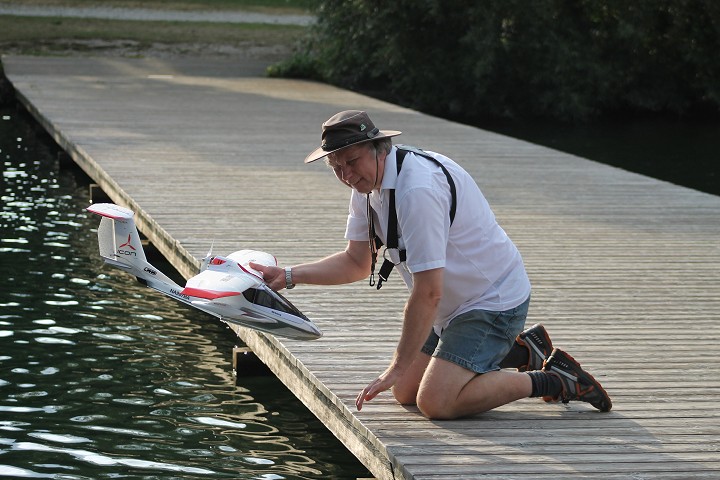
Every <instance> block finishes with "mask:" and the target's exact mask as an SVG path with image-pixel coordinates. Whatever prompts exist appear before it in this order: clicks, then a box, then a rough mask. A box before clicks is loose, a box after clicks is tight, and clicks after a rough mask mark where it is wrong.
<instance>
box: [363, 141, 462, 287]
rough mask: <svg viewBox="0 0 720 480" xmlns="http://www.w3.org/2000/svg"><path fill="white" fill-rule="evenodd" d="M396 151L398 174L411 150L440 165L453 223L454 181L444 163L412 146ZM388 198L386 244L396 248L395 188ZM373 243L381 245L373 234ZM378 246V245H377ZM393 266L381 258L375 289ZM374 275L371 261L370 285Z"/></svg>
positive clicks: (403, 254) (402, 253) (402, 255)
mask: <svg viewBox="0 0 720 480" xmlns="http://www.w3.org/2000/svg"><path fill="white" fill-rule="evenodd" d="M396 147H397V151H396V153H395V158H396V163H397V174H398V176H400V169H401V168H402V163H403V160H404V159H405V155H407V153H408V152H413V153H414V154H416V155H419V156H421V157H424V158H427V159H428V160H431V161H433V162H435V163H436V164H437V165H439V166H440V168H441V169H442V171H443V173H444V174H445V177H446V178H447V182H448V185H449V186H450V195H451V196H452V201H451V204H450V225H452V224H453V221H455V211H456V209H457V192H456V191H455V182H454V181H453V179H452V176H450V172H449V171H448V169H447V168H445V165H443V164H442V163H440V162H439V161H438V160H437V159H435V158H433V157H431V156H430V155H428V154H427V153H425V152H423V151H422V150H419V149H416V148H412V147H406V146H404V145H397V146H396ZM389 195H390V200H389V202H388V228H387V246H386V247H385V248H386V249H388V248H398V246H399V239H398V233H397V230H398V220H397V210H396V208H395V189H392V190H390V193H389ZM375 239H376V240H375V245H376V246H377V244H378V242H380V246H382V241H381V240H380V238H379V237H378V236H377V235H375ZM377 248H380V247H377ZM398 253H399V256H400V262H404V261H405V260H406V259H407V252H406V251H405V250H404V249H403V250H398ZM393 267H395V264H394V263H393V262H392V261H391V260H390V259H388V258H385V259H384V260H383V264H382V266H381V267H380V272H378V282H377V289H378V290H380V287H382V284H383V282H385V281H387V279H388V277H389V276H390V273H391V272H392V270H393ZM374 275H375V262H374V261H373V266H372V272H371V278H370V285H371V286H372V285H373V284H374V283H375V279H374Z"/></svg>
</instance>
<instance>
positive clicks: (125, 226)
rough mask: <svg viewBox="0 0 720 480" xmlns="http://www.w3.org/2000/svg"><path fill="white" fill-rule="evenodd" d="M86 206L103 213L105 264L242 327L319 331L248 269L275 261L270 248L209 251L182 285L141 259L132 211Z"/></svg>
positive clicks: (293, 333) (312, 335) (286, 333)
mask: <svg viewBox="0 0 720 480" xmlns="http://www.w3.org/2000/svg"><path fill="white" fill-rule="evenodd" d="M87 210H88V211H89V212H92V213H95V214H97V215H100V216H101V217H102V219H101V220H100V227H99V228H98V244H99V245H100V256H101V257H102V258H103V259H104V260H105V263H108V264H110V265H112V266H114V267H117V268H120V269H122V270H124V271H126V272H128V273H129V274H131V275H135V277H137V279H138V281H139V282H140V283H142V284H144V285H147V286H148V287H150V288H153V289H155V290H157V291H158V292H160V293H162V294H165V295H167V296H168V297H172V298H174V299H175V300H178V301H180V302H183V303H185V304H187V305H190V306H192V307H195V308H197V309H198V310H202V311H203V312H206V313H209V314H210V315H214V316H215V317H218V318H219V319H221V320H223V321H226V322H230V323H235V324H238V325H241V326H243V327H248V328H253V329H255V330H261V331H263V332H267V333H272V334H273V335H278V336H282V337H288V338H295V339H300V340H314V339H317V338H320V337H321V336H322V333H321V332H320V330H319V329H318V328H317V327H316V326H315V324H314V323H313V322H311V321H310V320H309V319H308V318H307V317H306V316H305V315H303V314H302V313H301V312H300V310H298V309H297V308H295V306H293V304H291V303H290V302H289V301H288V300H287V299H286V298H285V297H283V296H282V295H280V294H279V293H277V292H275V291H274V290H272V289H270V288H269V287H268V286H267V285H265V283H264V282H263V279H262V273H260V272H258V271H257V270H253V269H252V268H250V266H249V264H250V262H254V263H259V264H262V265H272V266H275V265H277V260H276V259H275V257H274V256H272V255H270V254H269V253H265V252H258V251H255V250H240V251H238V252H234V253H231V254H230V255H228V256H227V257H221V256H219V255H215V256H212V255H211V254H210V253H208V255H207V256H206V257H205V258H204V259H203V262H202V267H201V269H200V273H198V274H197V275H195V276H194V277H192V278H190V279H189V280H188V281H187V284H186V285H185V287H184V288H183V287H181V286H179V285H178V284H177V283H175V282H173V281H172V280H170V279H169V278H168V277H167V276H166V275H165V274H164V273H162V272H161V271H160V270H158V269H157V268H155V267H153V266H152V265H151V264H150V263H148V262H147V260H146V259H145V252H144V251H143V248H142V245H141V244H140V235H139V234H138V231H137V228H136V227H135V222H134V220H133V217H134V215H135V214H134V212H133V211H132V210H129V209H127V208H124V207H120V206H118V205H115V204H112V203H96V204H93V205H91V206H90V207H88V209H87Z"/></svg>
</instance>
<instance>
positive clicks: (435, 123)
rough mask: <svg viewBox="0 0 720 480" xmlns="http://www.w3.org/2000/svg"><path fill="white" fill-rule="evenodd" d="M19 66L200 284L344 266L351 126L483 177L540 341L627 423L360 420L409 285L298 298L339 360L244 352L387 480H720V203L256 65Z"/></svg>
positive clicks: (105, 182) (97, 172)
mask: <svg viewBox="0 0 720 480" xmlns="http://www.w3.org/2000/svg"><path fill="white" fill-rule="evenodd" d="M3 63H4V66H5V71H6V74H7V76H8V77H9V79H10V80H11V81H12V82H13V84H14V86H15V88H16V89H17V92H18V96H19V98H20V99H21V100H22V102H23V103H24V104H25V105H26V106H27V108H28V109H29V110H30V111H31V112H33V114H34V115H35V116H36V117H37V119H38V120H39V121H40V122H42V124H43V125H44V126H45V128H46V129H47V130H48V131H49V132H50V133H51V134H52V135H53V137H54V138H55V139H56V140H57V142H58V143H59V144H60V145H61V146H62V147H63V148H64V149H65V150H66V151H67V152H68V153H69V154H70V155H72V157H73V158H74V159H75V161H76V162H77V163H78V164H80V165H81V167H82V168H83V169H84V170H85V171H86V172H87V173H89V175H90V176H91V177H92V178H93V179H94V180H95V181H96V182H97V183H99V184H100V185H101V186H102V188H103V189H104V190H105V191H106V192H108V193H109V194H110V195H111V197H112V198H113V199H114V201H116V202H117V203H120V204H124V205H127V206H129V207H130V208H132V209H134V210H135V211H136V212H137V213H138V220H139V222H138V223H139V225H140V228H141V230H142V231H143V233H144V234H145V235H147V236H148V237H149V239H150V240H151V241H152V242H153V243H155V244H156V245H157V247H158V248H159V249H160V250H161V252H162V253H163V254H164V255H166V256H167V257H168V258H169V259H170V260H171V261H172V262H173V263H174V264H176V265H177V266H178V268H179V270H180V271H181V272H182V273H184V274H186V275H188V274H190V273H191V272H192V271H193V269H194V268H195V267H196V265H197V261H196V259H197V258H200V257H202V256H203V255H204V253H205V252H206V251H207V249H208V247H209V245H210V244H211V242H213V241H214V242H215V251H216V252H218V253H221V252H225V253H229V252H231V251H233V250H237V249H240V248H256V249H261V250H265V251H269V252H272V253H274V254H275V255H276V256H277V257H278V259H279V262H280V263H281V264H294V263H298V262H302V261H306V260H310V259H314V258H316V257H318V256H321V255H326V254H328V253H331V252H333V251H335V249H338V248H343V247H344V244H345V242H344V240H343V238H342V236H343V232H344V226H345V215H346V209H347V197H348V193H349V192H348V190H347V189H346V188H345V187H343V186H341V185H339V183H338V182H337V181H336V180H335V179H334V178H333V176H332V174H330V173H329V172H328V171H327V169H326V167H324V166H323V165H322V163H321V162H318V163H317V164H313V165H310V166H306V165H303V164H302V159H303V158H304V156H305V154H306V153H307V152H309V151H310V150H311V149H312V148H314V147H315V146H316V143H317V141H318V137H319V134H320V123H321V122H322V121H324V120H325V119H326V118H328V117H329V116H330V115H332V114H333V113H335V112H337V111H339V110H343V109H346V108H362V109H367V110H368V111H369V112H371V114H372V117H373V119H374V120H375V122H376V123H377V124H378V125H379V126H380V127H381V128H390V129H398V130H402V131H403V132H405V133H404V134H403V136H402V137H400V139H401V140H402V142H403V143H409V144H414V145H417V146H421V147H424V148H427V149H431V150H437V151H440V152H443V153H446V154H447V155H449V156H450V157H452V158H454V159H455V160H457V161H458V162H459V163H461V164H463V165H464V166H465V167H466V168H467V169H468V170H469V171H470V172H471V173H472V174H473V175H474V177H475V178H476V179H477V181H478V183H479V184H480V185H481V188H482V189H483V191H484V192H485V194H486V196H487V197H488V198H489V200H490V203H491V205H492V206H493V208H494V210H495V212H496V214H497V217H498V219H499V221H500V223H501V225H503V226H504V227H505V229H506V230H507V231H508V232H509V234H510V236H511V237H512V238H513V239H514V241H515V242H516V243H517V244H518V246H519V248H520V250H521V252H522V253H523V256H524V259H525V262H526V264H527V268H528V271H529V274H530V277H531V280H532V282H533V286H534V293H533V303H532V305H531V311H530V318H529V322H543V323H544V324H545V325H546V326H547V328H548V330H549V331H550V333H551V336H552V338H553V341H554V343H555V344H556V345H557V346H560V347H562V348H564V349H566V350H567V351H569V352H570V353H571V354H572V355H573V356H575V358H577V359H578V360H580V361H581V362H582V363H583V365H584V366H586V367H587V368H588V370H589V371H591V372H592V373H593V374H595V376H596V377H598V379H599V380H601V381H602V383H603V385H604V386H605V387H606V388H607V390H608V392H609V393H610V394H611V396H612V398H613V401H614V409H613V411H612V412H610V413H608V414H602V413H599V412H596V411H594V410H593V409H592V408H591V407H590V406H588V405H586V404H583V403H578V402H573V403H570V404H569V405H545V404H544V403H543V402H542V401H539V400H523V401H520V402H516V403H514V404H512V405H508V406H505V407H502V408H499V409H497V410H495V411H493V412H489V413H487V414H484V415H481V416H478V417H476V418H471V419H467V420H462V421H450V422H435V421H428V420H425V419H424V418H422V417H421V416H420V415H419V414H418V413H417V411H416V410H415V409H412V408H410V409H407V408H403V407H401V406H398V405H396V404H395V403H394V402H393V401H392V399H391V397H390V395H389V394H383V395H381V396H380V397H379V398H377V399H376V400H374V401H373V402H370V403H369V404H367V406H366V408H365V409H363V411H362V412H360V413H358V412H356V411H355V408H354V403H353V401H354V398H355V396H356V394H357V393H358V392H359V390H360V389H361V388H362V387H363V386H365V385H366V384H367V383H368V382H369V381H371V380H372V379H374V378H375V376H376V375H377V374H378V373H380V372H381V371H382V370H383V369H384V368H385V367H386V365H387V363H388V361H389V359H390V357H391V355H392V353H393V348H394V345H395V341H396V339H397V336H398V332H399V327H400V320H401V309H402V305H403V303H404V300H405V298H406V292H405V289H404V287H403V286H402V282H401V281H400V279H399V277H394V278H393V279H391V281H390V282H389V283H388V284H387V286H386V287H385V288H383V290H382V291H381V292H376V291H374V290H373V289H371V288H370V287H368V286H367V285H366V283H364V282H363V283H358V284H355V285H350V286H343V287H333V288H316V287H308V286H303V287H300V288H298V289H295V290H293V291H291V292H289V293H288V297H289V298H290V299H291V300H292V301H293V302H294V303H295V304H296V305H298V306H299V307H300V308H301V310H303V311H304V312H305V313H307V314H308V316H310V317H311V318H312V319H313V320H314V321H315V322H316V323H317V324H318V325H319V326H320V328H321V329H322V330H323V331H324V333H325V337H324V338H323V339H321V340H319V341H316V342H309V343H303V342H295V341H286V340H278V339H275V338H273V337H270V336H265V335H261V334H256V333H253V332H249V331H247V330H242V329H238V332H237V333H238V335H239V336H240V337H241V338H242V340H243V341H244V342H246V343H247V344H248V345H249V346H250V347H251V348H252V349H253V350H254V351H255V352H256V354H257V355H258V356H259V357H260V358H261V359H262V360H263V361H265V362H266V363H267V364H268V365H269V366H270V367H271V368H272V369H273V371H274V372H275V373H276V374H277V375H278V377H279V378H280V379H281V380H282V381H283V382H284V383H285V384H286V385H287V386H288V387H289V388H290V389H291V390H292V391H293V392H294V393H295V395H297V397H298V398H300V400H302V401H303V402H304V403H305V404H306V405H307V406H308V407H309V408H310V410H311V411H312V412H314V413H315V414H316V415H317V416H318V417H319V418H320V420H322V421H323V422H324V423H325V424H326V425H327V426H328V428H329V429H330V430H331V431H332V432H333V433H334V434H335V435H336V436H337V437H339V438H340V440H342V441H343V442H344V444H345V445H346V446H347V447H348V449H350V451H352V452H353V453H354V454H355V455H356V456H357V457H358V458H359V459H360V460H361V461H362V462H363V463H364V464H365V465H366V466H367V467H368V468H369V470H370V471H371V472H372V473H373V474H374V475H375V476H376V477H378V478H381V479H390V478H417V479H435V478H438V479H439V478H450V477H453V478H480V477H486V478H506V479H510V478H533V479H543V478H547V479H549V478H578V477H588V478H598V479H609V478H633V479H643V478H648V479H657V478H720V413H719V410H718V407H717V405H718V402H719V401H720V355H719V353H720V328H718V320H720V313H718V312H720V198H718V197H716V196H711V195H707V194H703V193H699V192H696V191H693V190H689V189H686V188H682V187H678V186H674V185H671V184H669V183H665V182H661V181H657V180H654V179H650V178H647V177H643V176H640V175H636V174H632V173H628V172H626V171H623V170H620V169H617V168H613V167H609V166H605V165H600V164H597V163H594V162H591V161H588V160H585V159H582V158H578V157H575V156H572V155H567V154H563V153H560V152H557V151H553V150H550V149H547V148H542V147H539V146H536V145H531V144H528V143H525V142H522V141H518V140H514V139H511V138H507V137H503V136H499V135H495V134H492V133H489V132H486V131H482V130H478V129H475V128H470V127H467V126H463V125H459V124H455V123H451V122H447V121H444V120H440V119H437V118H433V117H429V116H426V115H422V114H419V113H417V112H414V111H410V110H406V109H403V108H399V107H397V106H394V105H389V104H387V103H382V102H379V101H376V100H373V99H371V98H367V97H363V96H360V95H356V94H354V93H350V92H347V91H343V90H339V89H336V88H332V87H329V86H326V85H320V84H316V83H309V82H302V81H291V80H279V79H267V78H262V77H261V76H260V75H259V73H260V72H259V71H258V69H257V68H251V66H248V65H227V64H220V63H212V62H203V61H189V60H186V61H174V62H170V61H161V60H129V59H123V60H120V59H90V58H23V57H10V58H4V59H3Z"/></svg>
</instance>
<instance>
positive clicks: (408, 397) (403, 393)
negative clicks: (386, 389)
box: [392, 386, 417, 405]
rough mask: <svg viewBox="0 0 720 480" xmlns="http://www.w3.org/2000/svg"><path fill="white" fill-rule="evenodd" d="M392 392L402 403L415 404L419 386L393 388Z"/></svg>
mask: <svg viewBox="0 0 720 480" xmlns="http://www.w3.org/2000/svg"><path fill="white" fill-rule="evenodd" d="M392 394H393V396H394V397H395V400H396V401H397V402H398V403H399V404H400V405H415V404H416V403H417V388H415V389H408V388H399V387H397V386H395V387H393V388H392Z"/></svg>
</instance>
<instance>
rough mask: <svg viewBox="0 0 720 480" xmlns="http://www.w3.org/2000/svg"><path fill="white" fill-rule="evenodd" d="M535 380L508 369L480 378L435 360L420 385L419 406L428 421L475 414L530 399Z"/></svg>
mask: <svg viewBox="0 0 720 480" xmlns="http://www.w3.org/2000/svg"><path fill="white" fill-rule="evenodd" d="M531 393H532V380H531V379H530V376H529V375H527V374H526V373H519V372H510V371H506V370H500V371H493V372H487V373H484V374H482V375H478V374H476V373H475V372H472V371H470V370H467V369H465V368H463V367H461V366H459V365H457V364H455V363H452V362H448V361H447V360H443V359H440V358H432V359H431V360H430V362H429V364H428V367H427V370H426V371H425V375H424V376H423V378H422V381H421V382H420V388H419V391H418V395H417V405H418V407H419V408H420V411H421V412H422V413H423V414H424V415H425V416H426V417H428V418H433V419H438V420H442V419H446V420H449V419H453V418H459V417H465V416H469V415H474V414H477V413H481V412H486V411H488V410H492V409H493V408H496V407H499V406H501V405H506V404H508V403H510V402H513V401H515V400H519V399H521V398H526V397H529V396H530V394H531Z"/></svg>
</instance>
